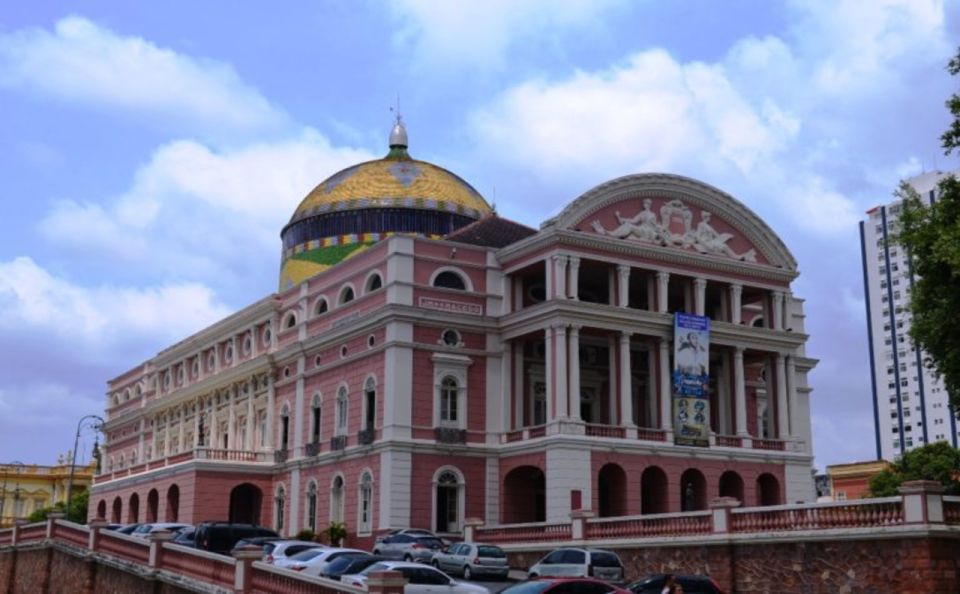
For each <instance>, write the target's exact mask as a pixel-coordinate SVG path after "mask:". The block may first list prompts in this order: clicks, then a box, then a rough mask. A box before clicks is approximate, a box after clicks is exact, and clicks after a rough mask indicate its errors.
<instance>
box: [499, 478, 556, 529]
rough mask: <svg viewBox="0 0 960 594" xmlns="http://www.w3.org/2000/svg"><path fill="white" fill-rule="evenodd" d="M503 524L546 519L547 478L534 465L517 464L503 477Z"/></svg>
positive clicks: (501, 513)
mask: <svg viewBox="0 0 960 594" xmlns="http://www.w3.org/2000/svg"><path fill="white" fill-rule="evenodd" d="M500 510H501V511H500V517H501V518H502V521H503V523H504V524H519V523H523V522H543V521H545V520H546V519H547V479H546V477H545V476H544V475H543V471H542V470H540V469H539V468H537V467H536V466H518V467H517V468H514V469H513V470H511V471H510V472H509V473H507V476H506V477H504V479H503V505H502V506H501V507H500Z"/></svg>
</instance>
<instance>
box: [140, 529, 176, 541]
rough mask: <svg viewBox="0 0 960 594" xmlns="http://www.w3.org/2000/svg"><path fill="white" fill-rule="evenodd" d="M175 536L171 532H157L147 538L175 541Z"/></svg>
mask: <svg viewBox="0 0 960 594" xmlns="http://www.w3.org/2000/svg"><path fill="white" fill-rule="evenodd" d="M174 536H176V535H175V534H174V533H173V532H170V531H169V530H157V531H156V532H151V533H150V534H148V535H147V538H148V539H150V540H173V537H174Z"/></svg>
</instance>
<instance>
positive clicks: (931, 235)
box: [895, 51, 960, 414]
mask: <svg viewBox="0 0 960 594" xmlns="http://www.w3.org/2000/svg"><path fill="white" fill-rule="evenodd" d="M947 70H948V71H949V72H950V74H951V75H954V76H956V75H958V74H960V51H958V53H957V56H956V57H954V58H953V59H952V60H950V64H949V66H948V67H947ZM947 108H948V109H949V110H950V113H951V114H952V115H953V122H952V123H951V125H950V128H949V129H948V130H947V131H946V132H944V133H943V135H942V136H941V137H940V140H941V145H942V146H943V148H944V150H945V151H946V153H947V154H948V155H949V154H950V153H951V152H953V151H954V150H958V149H960V93H954V94H953V95H952V96H951V97H950V99H949V100H948V101H947ZM898 194H899V195H900V196H901V197H902V198H903V199H904V208H903V214H902V215H901V217H900V229H899V232H898V233H897V235H896V236H895V240H896V241H897V242H898V243H900V244H901V245H902V246H903V247H904V248H905V249H906V251H907V254H908V255H909V258H910V266H911V272H912V274H913V275H914V285H913V290H912V291H911V294H910V311H911V313H912V314H913V323H912V326H911V328H910V337H911V338H912V339H913V343H914V344H915V345H916V346H917V347H918V348H921V349H922V350H923V352H924V365H925V366H926V367H929V368H930V369H933V370H934V371H935V372H936V373H937V375H939V376H940V377H941V378H942V379H943V385H944V387H945V388H946V390H947V393H948V394H949V395H950V404H951V407H952V409H953V412H954V414H957V412H958V411H960V180H957V179H956V177H954V176H950V177H947V178H944V179H943V180H942V181H941V182H940V184H939V197H938V199H937V201H936V202H935V203H934V204H933V205H930V206H926V205H924V204H923V202H922V201H921V199H920V196H918V195H917V193H916V192H915V191H914V190H913V189H912V188H910V187H909V186H908V185H907V184H905V183H903V184H901V186H900V190H899V191H898Z"/></svg>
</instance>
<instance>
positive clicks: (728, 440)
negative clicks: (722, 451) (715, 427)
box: [717, 435, 743, 448]
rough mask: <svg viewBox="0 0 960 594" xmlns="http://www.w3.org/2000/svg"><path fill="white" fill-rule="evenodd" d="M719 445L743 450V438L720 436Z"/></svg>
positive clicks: (718, 437)
mask: <svg viewBox="0 0 960 594" xmlns="http://www.w3.org/2000/svg"><path fill="white" fill-rule="evenodd" d="M717 445H718V446H723V447H727V448H742V447H743V438H741V437H737V436H734V435H718V436H717Z"/></svg>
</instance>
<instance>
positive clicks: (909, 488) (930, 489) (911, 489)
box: [898, 481, 944, 495]
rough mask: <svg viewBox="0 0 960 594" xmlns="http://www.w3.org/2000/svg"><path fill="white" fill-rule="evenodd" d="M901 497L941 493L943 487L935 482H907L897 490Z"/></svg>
mask: <svg viewBox="0 0 960 594" xmlns="http://www.w3.org/2000/svg"><path fill="white" fill-rule="evenodd" d="M898 490H899V491H900V494H901V495H915V494H917V493H943V491H944V489H943V485H941V484H940V483H939V482H937V481H907V482H905V483H903V484H902V485H900V488H899V489H898Z"/></svg>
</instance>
